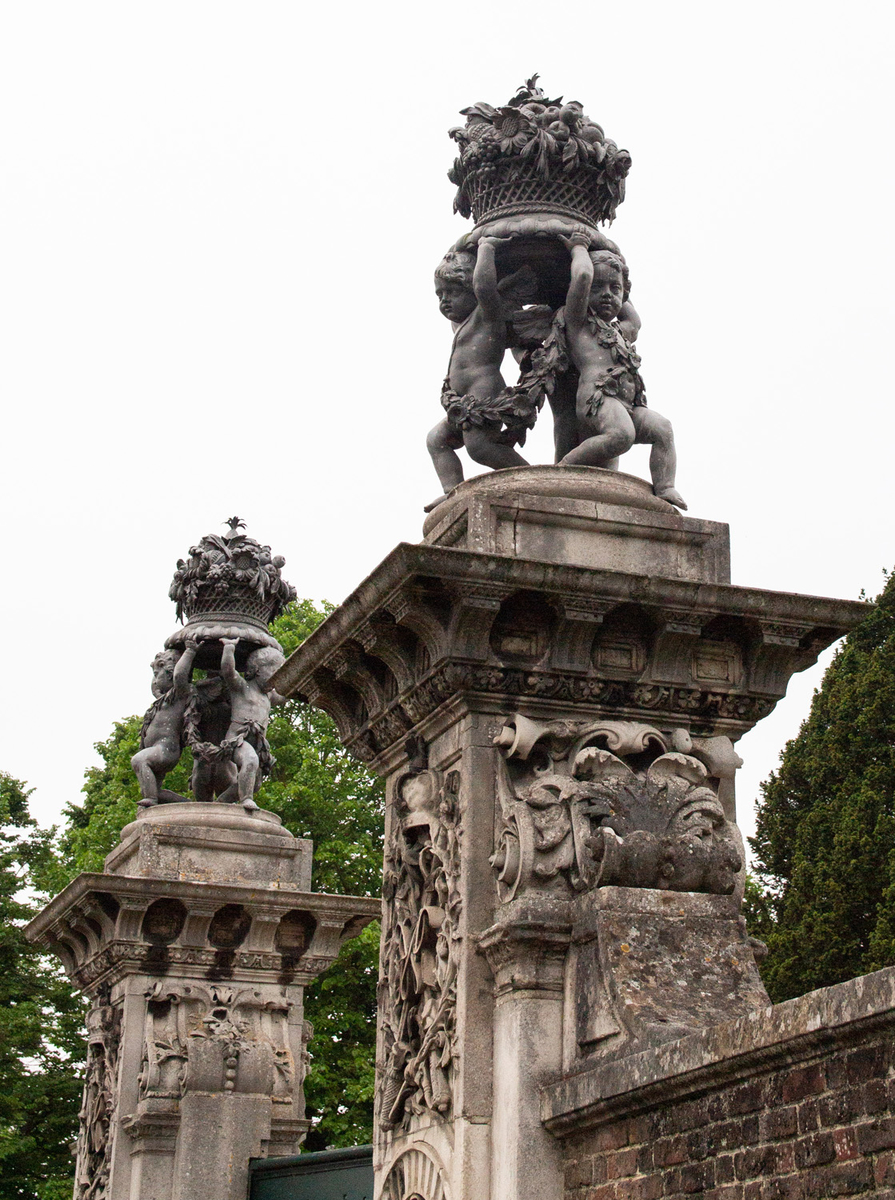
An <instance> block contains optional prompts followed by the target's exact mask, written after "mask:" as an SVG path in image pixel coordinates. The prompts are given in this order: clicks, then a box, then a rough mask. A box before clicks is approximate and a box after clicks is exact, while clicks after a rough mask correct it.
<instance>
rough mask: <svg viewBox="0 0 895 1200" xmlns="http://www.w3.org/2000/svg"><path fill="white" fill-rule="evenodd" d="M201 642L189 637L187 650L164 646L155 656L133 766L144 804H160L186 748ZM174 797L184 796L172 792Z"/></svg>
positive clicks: (141, 803) (171, 795)
mask: <svg viewBox="0 0 895 1200" xmlns="http://www.w3.org/2000/svg"><path fill="white" fill-rule="evenodd" d="M198 647H199V642H198V640H197V639H196V638H193V637H190V638H188V639H187V642H186V646H185V648H184V650H183V651H182V652H181V653H180V654H178V652H177V651H176V650H162V651H161V653H160V654H157V655H156V656H155V658H154V659H153V660H152V694H153V696H155V702H154V703H153V704H152V705H151V707H150V708H148V709H147V711H146V715H145V716H144V717H143V727H142V729H141V730H140V749H139V750H138V751H137V753H136V754H135V755H134V757H133V758H132V759H131V766H132V767H133V769H134V774H135V775H136V776H137V779H138V781H139V784H140V795H141V796H142V797H143V798H142V800H141V801H140V805H141V806H142V807H146V806H148V805H152V804H158V802H159V799H160V796H159V792H160V790H161V791H164V789H162V788H161V784H162V781H163V780H164V778H165V776H166V775H167V774H168V772H169V771H171V770H173V768H174V767H176V766H177V764H178V762H180V755H181V753H182V752H183V719H184V715H185V713H186V708H187V705H188V704H189V701H190V694H191V692H190V674H191V672H192V669H193V660H194V659H195V657H196V651H197V649H198ZM168 795H169V796H170V797H171V798H172V799H177V800H179V799H181V797H180V796H176V795H175V794H174V793H173V792H172V793H168Z"/></svg>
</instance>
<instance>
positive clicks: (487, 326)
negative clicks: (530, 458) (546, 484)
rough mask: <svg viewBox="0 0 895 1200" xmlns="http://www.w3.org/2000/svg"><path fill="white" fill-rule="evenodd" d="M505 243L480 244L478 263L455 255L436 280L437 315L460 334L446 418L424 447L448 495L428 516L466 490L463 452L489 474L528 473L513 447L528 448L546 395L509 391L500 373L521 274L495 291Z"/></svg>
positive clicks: (445, 399)
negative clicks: (509, 306) (510, 295)
mask: <svg viewBox="0 0 895 1200" xmlns="http://www.w3.org/2000/svg"><path fill="white" fill-rule="evenodd" d="M506 240H508V239H504V238H495V237H483V238H480V239H479V242H478V250H477V253H476V254H475V256H474V255H473V254H472V253H471V252H470V251H467V250H451V251H449V252H448V254H447V255H445V258H444V259H443V261H442V262H441V264H440V266H439V267H438V270H437V271H436V272H435V292H436V294H437V296H438V301H439V307H440V309H441V312H442V313H443V314H444V316H446V317H447V318H448V319H449V320H450V322H451V324H452V325H453V327H454V331H455V332H454V345H453V348H452V350H451V357H450V362H449V363H448V373H447V377H446V379H445V381H444V386H443V388H442V392H441V403H442V406H443V407H444V410H445V414H446V415H445V418H444V420H443V421H440V422H439V424H438V425H436V426H435V428H434V429H433V430H432V431H431V433H430V434H429V436H428V439H427V442H426V445H427V447H428V450H429V453H430V454H431V456H432V461H433V463H434V464H435V470H436V472H437V473H438V478H439V480H440V481H441V486H442V487H443V488H444V492H445V495H444V496H439V497H438V499H437V500H433V502H432V503H431V504H429V505H428V506H427V510H426V511H430V510H431V509H433V508H435V506H436V505H437V504H440V503H441V502H442V501H443V500H444V499H445V496H446V495H447V493H448V492H450V491H451V490H452V489H453V488H455V487H456V486H457V484H459V483H462V482H463V466H462V464H461V462H460V459H459V456H458V455H457V450H458V449H459V448H460V447H461V446H465V447H466V451H467V453H468V454H469V457H470V458H471V459H472V460H473V461H474V462H477V463H481V464H482V465H483V466H485V467H492V468H495V469H499V468H501V467H524V466H527V463H526V461H525V459H524V458H523V457H522V456H521V454H519V453H517V451H516V450H515V449H514V446H515V445H516V444H517V443H519V444H522V443H523V442H524V441H525V435H526V433H527V431H528V430H529V429H531V427H532V426H533V425H534V423H535V418H536V416H537V412H538V409H539V407H540V404H541V402H542V400H543V394H544V393H543V389H542V388H541V387H540V386H539V385H536V386H532V385H531V384H529V383H526V382H525V381H524V380H523V381H522V382H521V383H520V384H518V385H516V386H513V387H507V385H506V383H505V382H504V378H503V375H502V374H501V371H500V367H501V363H502V362H503V356H504V352H505V350H506V349H507V345H508V342H507V312H506V307H505V304H504V293H505V292H507V290H508V289H510V288H512V287H513V285H514V284H517V283H518V282H519V278H520V276H521V274H522V273H521V272H516V273H515V274H514V275H511V276H510V277H509V278H507V279H505V280H502V281H501V283H500V285H498V282H497V269H496V267H495V262H494V253H495V248H496V247H497V246H498V245H500V244H501V243H502V242H503V241H506ZM523 271H526V268H523Z"/></svg>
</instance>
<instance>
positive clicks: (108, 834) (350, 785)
mask: <svg viewBox="0 0 895 1200" xmlns="http://www.w3.org/2000/svg"><path fill="white" fill-rule="evenodd" d="M331 611H332V606H331V605H324V606H323V608H322V609H319V608H317V607H315V605H314V604H313V603H312V602H311V601H309V600H302V601H299V602H298V603H296V604H293V605H290V607H289V609H288V610H287V611H286V612H285V613H284V614H283V616H282V617H280V618H279V619H278V620H277V621H276V622H275V623H274V625H273V626H272V630H271V631H272V633H273V634H274V636H275V637H276V638H277V639H278V640H279V641H280V643H281V644H282V646H283V649H284V650H285V651H286V653H287V655H288V654H289V653H291V652H292V650H294V649H295V648H296V646H298V645H299V644H300V643H301V642H302V641H304V639H305V638H306V637H307V636H308V634H310V633H311V632H312V631H313V630H314V629H315V628H316V627H317V625H319V624H320V622H321V621H322V620H323V619H324V617H325V616H326V615H327V614H328V612H331ZM140 724H141V718H140V717H138V716H134V717H129V718H128V719H127V720H124V721H119V722H118V723H117V724H116V725H115V727H114V729H113V731H112V734H111V736H110V737H109V738H108V739H107V740H106V741H104V742H100V743H98V744H97V746H96V749H97V751H98V753H99V755H100V758H101V759H102V765H100V766H98V767H90V768H89V769H88V771H87V773H86V782H85V784H84V789H83V791H84V797H85V798H84V802H83V804H81V805H77V806H75V805H73V806H71V807H69V809H68V810H67V812H66V817H67V824H66V827H65V829H64V830H63V833H62V836H61V838H60V850H59V855H58V858H57V860H56V862H55V863H53V864H51V865H50V866H49V867H45V869H44V871H43V874H42V884H43V886H44V888H45V889H46V890H47V891H56V890H58V889H59V888H60V887H61V886H63V885H64V884H65V883H67V882H68V880H69V879H71V878H73V877H74V876H75V875H76V874H78V872H79V871H101V870H102V864H103V859H104V858H105V856H106V855H107V854H108V853H109V851H110V850H111V849H112V848H113V847H114V846H115V845H116V844H117V842H118V834H119V832H120V830H121V829H122V828H123V826H124V825H126V824H127V823H128V822H129V821H132V820H133V819H134V817H135V815H136V812H137V802H138V801H139V798H140V792H139V788H138V786H137V781H136V778H135V777H134V774H133V772H132V771H131V768H130V760H131V757H132V755H133V754H134V753H135V752H136V750H137V746H138V741H139V733H140ZM268 737H269V739H270V743H271V747H272V749H273V752H274V755H275V757H276V759H277V765H276V767H275V769H274V774H273V776H272V777H271V778H270V779H267V780H266V781H265V783H264V785H263V787H262V789H261V791H260V792H259V794H258V797H257V800H258V803H259V804H260V805H261V807H262V808H265V809H267V810H269V811H270V812H274V813H276V814H277V815H278V816H279V817H281V818H282V821H283V824H284V825H285V826H286V828H287V829H288V830H289V831H290V832H291V833H293V834H295V835H296V836H297V837H307V838H311V839H312V840H313V842H314V873H313V885H312V886H313V887H314V890H315V891H320V892H342V893H347V894H349V895H363V896H371V895H378V894H379V892H380V888H381V878H382V823H383V789H382V783H381V782H380V781H379V780H377V779H375V778H374V777H372V776H371V775H370V774H369V772H368V771H366V770H365V769H364V768H363V767H362V766H361V765H360V764H358V763H357V762H355V761H354V760H353V759H352V758H351V757H350V755H349V754H348V753H347V752H346V751H345V750H344V749H343V747H342V745H341V743H340V742H339V739H338V735H337V733H336V730H335V727H334V725H333V723H332V721H331V720H330V718H329V717H328V716H326V714H325V713H321V712H317V711H316V710H314V709H311V708H310V707H309V706H308V705H305V704H301V703H299V702H297V701H288V702H287V703H286V704H285V705H283V706H282V707H281V708H278V709H274V711H273V716H272V719H271V722H270V726H269V728H268ZM190 767H191V758H190V755H189V754H188V753H187V752H186V751H185V752H184V756H183V758H182V759H181V761H180V763H179V764H178V766H177V767H176V768H175V770H174V771H172V772H171V773H170V774H169V775H168V777H167V780H166V784H165V786H166V787H168V788H171V789H172V790H173V791H177V792H181V793H183V794H186V793H187V789H188V788H189V773H190ZM378 939H379V925H378V923H375V924H374V925H372V926H370V927H369V929H367V930H366V931H365V932H364V933H363V934H362V935H361V937H359V938H358V939H356V941H353V942H351V943H349V944H348V945H347V946H346V947H345V948H344V949H343V951H342V953H341V955H340V956H339V958H338V959H337V960H336V962H335V963H334V964H333V966H332V967H331V968H330V969H329V971H328V972H326V974H325V975H324V976H323V977H322V978H321V979H319V980H318V981H317V982H316V983H314V984H313V985H312V986H311V987H310V988H309V989H308V990H307V992H306V995H305V1016H306V1017H307V1019H308V1020H309V1021H310V1022H311V1023H312V1024H313V1026H314V1030H315V1036H314V1040H313V1041H312V1042H311V1046H310V1049H311V1054H312V1065H311V1072H310V1074H309V1076H308V1079H307V1081H306V1084H305V1094H306V1098H307V1102H308V1115H309V1116H311V1117H312V1118H315V1121H316V1123H315V1126H314V1128H313V1129H312V1130H311V1133H310V1134H309V1135H308V1139H307V1142H306V1148H307V1149H308V1150H321V1149H324V1148H325V1147H327V1146H351V1145H357V1144H360V1143H364V1142H369V1141H371V1140H372V1097H373V1061H374V1054H375V1040H376V974H377V964H378Z"/></svg>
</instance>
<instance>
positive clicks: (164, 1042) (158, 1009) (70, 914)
mask: <svg viewBox="0 0 895 1200" xmlns="http://www.w3.org/2000/svg"><path fill="white" fill-rule="evenodd" d="M310 873H311V844H310V842H308V841H302V840H300V839H296V838H294V837H292V835H291V834H290V833H288V831H286V830H285V829H283V828H282V826H281V824H280V822H279V818H277V817H275V816H274V815H273V814H271V813H264V812H258V813H256V814H254V815H253V816H248V815H246V814H245V813H244V812H243V811H242V810H240V809H236V808H233V807H232V806H229V805H226V804H202V805H200V804H190V803H183V804H168V805H163V806H159V807H158V808H151V809H149V810H148V811H147V812H144V813H141V815H140V816H139V817H138V819H137V820H136V821H134V822H132V823H131V824H130V825H128V826H126V828H125V829H124V830H123V832H122V837H121V844H120V845H119V846H118V847H116V849H115V850H113V851H112V853H111V854H110V855H109V856H108V858H107V860H106V869H105V872H104V873H102V874H93V873H91V874H83V875H79V876H78V878H77V879H75V880H74V881H73V882H72V883H71V884H69V886H68V887H67V888H65V890H64V891H62V892H61V893H60V894H59V895H58V896H57V897H56V898H55V899H54V900H53V901H51V903H50V904H49V905H48V906H47V907H46V908H45V909H44V910H43V912H42V913H41V914H40V915H39V916H38V917H36V918H35V919H34V920H33V921H32V922H31V924H30V925H29V926H28V928H27V931H26V932H27V934H28V936H29V937H30V938H31V939H32V940H34V941H37V942H39V943H40V944H41V945H43V946H45V947H46V948H47V949H50V950H52V951H54V952H55V953H57V954H58V955H59V957H60V958H61V959H62V961H63V963H64V965H65V967H66V970H67V971H68V973H69V975H70V976H71V978H72V980H73V981H74V982H75V983H76V984H77V986H78V987H79V988H81V989H82V990H83V991H84V992H85V993H86V994H87V995H88V996H90V998H91V999H92V1002H93V1003H92V1007H91V1009H90V1012H89V1015H88V1048H89V1053H88V1061H87V1079H86V1084H85V1089H84V1101H83V1105H82V1109H81V1131H80V1138H79V1142H78V1163H77V1183H76V1188H75V1197H76V1200H86V1198H87V1197H90V1198H91V1200H93V1198H97V1200H98V1198H100V1197H102V1198H103V1200H169V1198H170V1200H209V1197H214V1198H215V1200H245V1196H246V1189H247V1186H248V1163H249V1159H250V1158H256V1157H265V1156H267V1155H268V1154H294V1153H297V1151H298V1148H299V1146H300V1144H301V1142H302V1140H303V1138H304V1135H305V1132H306V1130H307V1125H308V1123H307V1121H306V1119H305V1113H304V1094H303V1090H302V1083H303V1080H304V1076H305V1071H306V1065H307V1043H308V1039H309V1038H310V1036H311V1033H312V1030H311V1028H310V1026H309V1025H308V1024H307V1022H305V1020H304V1017H303V1006H302V1001H303V992H304V986H305V984H307V983H309V982H310V981H311V980H312V979H314V978H315V977H316V975H318V974H319V972H320V971H322V970H324V968H326V967H327V966H328V965H329V964H330V963H331V962H332V961H333V959H334V958H335V956H336V954H337V953H338V951H339V948H340V946H341V945H342V943H343V942H344V941H345V940H346V938H349V937H352V936H354V935H355V934H357V933H359V932H360V930H361V929H362V928H363V927H364V926H365V925H366V924H368V923H369V921H371V920H373V919H374V917H376V916H378V915H379V910H380V905H379V902H378V901H376V900H369V899H364V898H358V897H353V896H327V895H322V894H319V893H316V892H311V891H309V890H307V888H308V885H309V883H310Z"/></svg>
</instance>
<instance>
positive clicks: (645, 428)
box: [632, 408, 687, 509]
mask: <svg viewBox="0 0 895 1200" xmlns="http://www.w3.org/2000/svg"><path fill="white" fill-rule="evenodd" d="M632 418H633V421H634V427H635V429H636V430H637V438H636V440H637V441H638V442H641V443H642V442H645V443H647V444H651V445H652V450H650V456H649V469H650V476H651V478H652V481H653V491H654V492H655V494H656V495H657V496H658V497H659V498H660V499H661V500H667V501H668V503H669V504H674V505H675V506H676V507H677V508H683V509H686V507H687V505H686V502H685V501H684V498H683V496H681V494H680V492H678V491H677V490H676V488H675V486H674V481H675V476H676V474H677V451H676V450H675V448H674V430H673V429H672V427H671V422H670V421H669V420H668V418H667V417H663V416H662V415H661V414H660V413H657V412H654V411H653V410H652V409H650V408H635V409H634V412H633V414H632Z"/></svg>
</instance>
